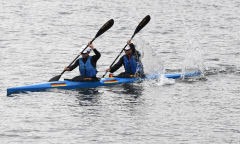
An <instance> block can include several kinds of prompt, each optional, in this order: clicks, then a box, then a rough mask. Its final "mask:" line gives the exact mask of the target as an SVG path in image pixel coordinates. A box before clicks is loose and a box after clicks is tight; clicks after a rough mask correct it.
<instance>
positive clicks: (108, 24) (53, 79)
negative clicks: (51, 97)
mask: <svg viewBox="0 0 240 144" xmlns="http://www.w3.org/2000/svg"><path fill="white" fill-rule="evenodd" d="M113 24H114V20H113V19H110V20H109V21H108V22H106V23H105V24H104V25H103V26H102V27H101V28H100V30H99V31H98V32H97V34H96V35H95V37H94V38H93V39H92V40H91V41H90V43H92V42H93V41H94V40H95V39H96V38H97V37H99V36H100V35H102V34H103V33H104V32H106V31H107V30H109V29H110V28H111V27H112V26H113ZM87 47H88V45H87V46H86V47H85V48H84V49H83V50H82V51H81V52H80V53H79V54H78V55H77V57H76V58H75V59H74V60H73V61H72V62H71V63H70V64H69V66H68V67H70V66H71V65H72V64H73V62H74V61H75V60H77V59H78V57H79V56H80V55H81V53H82V52H83V51H84V50H85V49H86V48H87ZM64 72H65V70H63V72H62V73H61V74H60V75H57V76H55V77H53V78H51V79H50V80H49V82H52V81H58V80H59V79H60V78H61V76H62V75H63V74H64Z"/></svg>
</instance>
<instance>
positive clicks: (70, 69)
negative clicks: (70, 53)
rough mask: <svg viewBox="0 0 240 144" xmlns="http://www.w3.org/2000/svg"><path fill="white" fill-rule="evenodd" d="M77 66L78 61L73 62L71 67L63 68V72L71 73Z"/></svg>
mask: <svg viewBox="0 0 240 144" xmlns="http://www.w3.org/2000/svg"><path fill="white" fill-rule="evenodd" d="M78 65H79V59H78V60H77V61H75V63H74V64H73V65H71V66H70V67H65V68H64V70H65V71H72V70H74V69H75V68H76V67H77V66H78Z"/></svg>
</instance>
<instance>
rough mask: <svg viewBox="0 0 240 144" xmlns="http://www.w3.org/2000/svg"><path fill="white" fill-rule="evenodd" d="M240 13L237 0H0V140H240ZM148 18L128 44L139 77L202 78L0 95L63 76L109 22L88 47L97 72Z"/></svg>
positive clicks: (61, 142)
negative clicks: (138, 62) (139, 56)
mask: <svg viewBox="0 0 240 144" xmlns="http://www.w3.org/2000/svg"><path fill="white" fill-rule="evenodd" d="M239 9H240V2H239V1H237V0H232V1H227V0H222V1H213V0H201V1H198V0H193V1H187V0H183V1H182V0H181V1H180V0H179V1H178V0H171V1H166V0H164V1H157V0H155V1H154V0H141V1H137V0H134V1H126V0H123V1H107V0H103V1H93V0H90V1H85V0H84V1H73V0H69V1H64V0H59V1H52V0H34V1H32V0H31V1H30V0H22V1H15V0H1V1H0V20H1V22H0V48H1V51H0V61H1V71H0V75H1V78H0V94H1V96H0V117H1V119H0V122H1V124H0V142H1V144H10V143H11V144H15V143H16V144H18V143H24V144H30V143H31V144H32V143H41V144H43V143H44V144H48V143H58V144H65V143H70V144H75V143H143V144H146V143H151V144H152V143H170V144H172V143H217V144H220V143H224V144H225V143H229V144H233V143H234V144H235V143H240V127H239V121H240V114H239V111H240V106H239V101H240V95H239V93H240V82H239V80H240V51H239V46H240V39H239V38H240V11H239ZM147 14H149V15H151V18H152V19H151V21H150V23H149V24H148V25H147V26H146V27H145V28H144V29H143V30H142V31H141V32H140V33H139V34H137V35H136V36H135V38H134V40H133V42H135V43H136V44H137V45H138V49H139V50H140V51H141V52H142V53H143V54H144V57H143V62H144V65H145V71H146V72H152V71H157V72H159V73H172V72H181V71H189V70H192V69H194V70H195V69H200V70H202V71H203V73H204V75H203V77H202V78H197V79H184V80H167V79H158V80H150V81H144V82H142V83H135V84H130V85H119V86H112V87H102V88H96V89H85V90H73V91H66V90H53V91H49V92H35V93H27V94H18V95H14V96H13V97H6V89H7V88H8V87H14V86H22V85H27V84H34V83H39V82H46V81H48V80H49V79H50V78H51V77H52V76H55V75H57V74H59V73H60V72H61V71H62V70H63V68H64V67H65V66H67V65H68V64H69V63H70V62H71V61H72V60H73V59H74V57H75V56H76V55H77V54H78V53H79V51H80V50H81V49H80V48H81V46H82V45H83V44H86V43H87V42H88V41H90V40H91V39H92V38H93V37H94V35H95V34H96V32H97V31H98V29H99V28H100V27H101V26H102V25H103V24H104V23H105V22H106V21H108V20H109V19H111V18H113V19H114V20H115V24H114V26H113V27H112V28H111V29H110V30H109V31H108V32H106V33H104V34H103V35H102V36H101V37H99V38H97V39H96V41H95V42H94V45H95V47H96V48H97V49H98V50H99V51H100V52H101V53H102V57H101V59H100V60H99V61H98V70H99V71H100V72H99V74H98V75H99V76H101V75H102V74H104V70H105V69H106V68H107V67H108V66H109V65H110V64H111V62H112V61H113V60H114V59H115V57H116V56H117V54H118V53H119V51H120V49H121V48H122V47H123V46H124V45H125V43H126V41H127V40H128V39H129V38H130V37H131V35H132V33H133V31H134V29H135V27H136V26H137V24H138V23H139V22H140V21H141V20H142V18H143V17H145V16H146V15H147ZM121 70H122V69H121ZM121 70H119V72H120V71H121ZM75 75H78V71H77V70H75V71H73V72H66V73H65V74H64V76H63V77H64V78H71V77H73V76H75Z"/></svg>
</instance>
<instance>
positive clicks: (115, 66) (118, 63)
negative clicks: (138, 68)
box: [106, 57, 123, 73]
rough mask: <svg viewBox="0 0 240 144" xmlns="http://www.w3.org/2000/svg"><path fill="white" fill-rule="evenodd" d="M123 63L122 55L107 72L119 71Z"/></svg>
mask: <svg viewBox="0 0 240 144" xmlns="http://www.w3.org/2000/svg"><path fill="white" fill-rule="evenodd" d="M122 65H123V57H121V58H120V59H119V61H118V62H117V63H116V64H115V65H114V66H112V68H111V69H110V68H109V69H107V70H106V72H111V73H114V72H115V71H117V70H118V69H119V68H120V67H121V66H122Z"/></svg>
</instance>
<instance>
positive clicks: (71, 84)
mask: <svg viewBox="0 0 240 144" xmlns="http://www.w3.org/2000/svg"><path fill="white" fill-rule="evenodd" d="M199 75H201V72H189V73H185V74H181V73H179V74H165V75H164V76H165V77H166V78H171V79H179V78H182V77H185V78H189V77H196V76H199ZM160 76H161V75H159V74H152V75H147V76H146V77H144V78H136V77H134V78H118V77H112V78H101V79H100V80H98V81H83V82H76V81H68V80H64V81H54V82H47V83H40V84H34V85H27V86H20V87H13V88H8V89H7V95H8V96H9V95H11V94H15V93H21V92H34V91H45V90H47V89H53V88H58V89H77V88H95V87H99V86H110V85H116V84H122V83H133V82H138V81H142V80H145V79H156V78H159V77H160Z"/></svg>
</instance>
